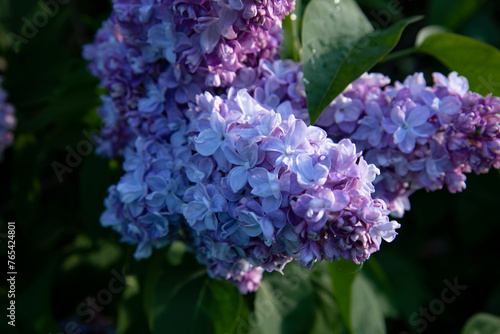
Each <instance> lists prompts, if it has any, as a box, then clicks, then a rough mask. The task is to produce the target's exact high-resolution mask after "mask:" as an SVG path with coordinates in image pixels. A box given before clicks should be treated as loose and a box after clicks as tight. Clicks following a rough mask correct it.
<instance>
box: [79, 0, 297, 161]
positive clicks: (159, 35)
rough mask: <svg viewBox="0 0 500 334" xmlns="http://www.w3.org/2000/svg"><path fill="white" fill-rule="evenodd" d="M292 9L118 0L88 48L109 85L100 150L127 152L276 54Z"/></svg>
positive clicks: (242, 2)
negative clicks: (173, 114)
mask: <svg viewBox="0 0 500 334" xmlns="http://www.w3.org/2000/svg"><path fill="white" fill-rule="evenodd" d="M292 9H293V1H288V0H286V1H281V0H280V1H271V0H269V1H268V0H266V1H260V0H259V1H257V0H230V1H228V0H218V1H212V0H202V1H190V0H188V1H179V0H175V1H172V0H161V1H159V0H158V1H156V0H155V1H153V0H133V1H129V0H127V1H124V0H114V1H113V12H112V14H111V17H110V19H109V20H107V21H106V22H105V23H104V24H103V26H102V28H101V29H100V30H99V31H98V32H97V35H96V37H95V41H94V43H93V44H89V45H86V46H85V47H84V51H83V56H84V58H86V59H87V60H89V61H90V66H89V68H90V70H91V72H92V73H93V74H94V75H95V76H97V77H99V78H100V79H101V82H102V86H103V87H105V88H106V89H108V90H109V92H110V95H109V96H104V97H103V102H104V103H103V105H102V107H101V108H100V110H99V114H100V115H101V116H102V118H103V121H104V123H105V128H104V129H103V139H104V140H103V141H102V143H101V145H100V146H99V149H98V152H100V153H101V154H104V155H108V156H113V155H119V154H122V153H123V149H124V148H125V147H126V146H127V145H129V144H130V143H133V141H134V139H135V138H136V137H137V136H138V135H142V136H147V135H149V134H150V133H151V132H155V131H156V130H157V129H158V128H160V127H162V125H163V123H165V116H167V115H165V110H168V111H170V110H175V109H178V108H179V107H181V109H182V107H184V106H186V104H187V103H188V102H194V99H195V96H196V95H197V94H200V93H202V92H204V91H210V92H218V91H223V90H221V89H220V88H224V87H228V86H230V85H231V84H232V83H233V81H234V80H235V78H236V76H237V72H239V71H240V70H242V69H245V68H252V67H256V66H258V64H259V61H260V60H261V59H269V60H272V59H275V58H276V51H277V48H278V46H279V44H280V42H281V40H282V36H281V19H282V18H283V17H284V16H285V15H286V14H288V13H289V12H290V11H291V10H292ZM218 88H219V89H218Z"/></svg>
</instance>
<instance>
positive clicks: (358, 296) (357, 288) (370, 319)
mask: <svg viewBox="0 0 500 334" xmlns="http://www.w3.org/2000/svg"><path fill="white" fill-rule="evenodd" d="M351 323H352V333H354V334H384V333H386V328H385V319H384V314H383V312H382V308H381V307H380V305H379V302H378V300H377V296H376V294H375V291H374V289H373V287H372V286H371V285H370V283H369V282H368V280H367V279H366V278H365V277H364V276H363V275H358V276H357V277H356V279H355V280H354V283H353V285H352V307H351Z"/></svg>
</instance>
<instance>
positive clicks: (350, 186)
mask: <svg viewBox="0 0 500 334" xmlns="http://www.w3.org/2000/svg"><path fill="white" fill-rule="evenodd" d="M292 8H293V1H256V0H229V1H227V0H219V1H206V0H203V1H189V0H188V1H165V0H162V1H152V0H143V1H139V0H135V1H127V2H125V1H121V0H115V1H114V10H113V13H112V15H111V18H110V20H108V21H107V22H106V23H105V24H104V25H103V27H102V28H101V30H100V31H99V32H98V34H97V36H96V40H95V42H94V43H93V44H92V45H89V46H87V47H86V48H85V50H84V55H85V57H86V58H87V59H89V60H91V63H90V69H91V71H92V72H93V73H94V74H95V75H96V76H98V77H100V78H101V79H102V84H103V86H104V87H106V88H107V89H108V90H109V92H110V94H109V96H103V98H102V99H103V105H102V107H101V108H100V110H99V113H100V115H101V116H102V118H103V120H104V125H105V128H104V129H103V133H104V141H103V142H102V144H101V145H100V147H99V150H100V152H101V153H105V154H108V155H117V154H118V155H120V154H123V157H124V163H123V169H124V171H125V174H124V175H123V177H122V178H121V179H120V181H119V182H118V183H117V184H116V185H113V186H111V187H110V188H109V196H108V198H107V199H106V201H105V206H106V210H105V212H104V213H103V215H102V216H101V223H102V225H104V226H110V227H112V228H113V229H115V230H116V231H117V232H118V233H120V234H121V236H122V241H124V242H127V243H131V244H136V245H137V250H136V253H135V257H136V258H137V259H141V258H147V257H149V256H150V255H151V252H152V249H153V248H160V247H164V246H166V245H168V244H170V243H171V242H172V241H173V240H176V239H179V240H182V241H184V242H185V243H186V244H187V246H188V248H189V249H190V250H191V251H192V252H193V253H194V254H195V255H196V257H197V259H198V261H199V262H200V263H202V264H204V265H205V266H206V267H207V271H208V274H209V275H210V276H211V277H215V278H219V279H225V280H228V281H230V282H231V283H232V284H234V285H236V286H237V287H238V288H239V290H240V291H241V292H242V293H247V292H251V291H255V290H256V289H257V288H258V286H259V284H260V280H261V278H262V273H263V271H264V270H266V271H274V270H278V271H281V270H282V269H283V267H284V266H285V265H286V264H287V263H288V262H290V261H292V260H294V259H295V260H297V261H298V262H299V263H300V264H302V265H304V266H307V267H311V266H312V265H313V264H314V263H315V262H316V261H321V260H328V261H334V260H338V259H340V258H346V259H351V260H352V261H354V262H356V263H360V262H362V261H364V260H366V259H367V258H368V257H369V256H370V254H372V253H373V252H375V251H377V250H378V249H379V248H380V244H381V241H382V239H385V240H386V241H392V240H393V239H394V237H395V235H396V232H395V229H397V228H398V227H399V224H397V223H396V222H394V221H390V220H389V218H388V215H389V213H390V211H389V210H388V209H387V207H386V204H385V203H384V201H382V200H378V199H377V200H374V199H373V198H372V193H373V192H374V191H375V188H374V186H373V184H372V182H373V180H374V179H375V178H376V176H377V175H378V173H379V170H378V169H377V168H376V167H375V166H374V165H369V164H368V163H367V162H366V161H365V160H364V159H363V157H361V156H360V153H358V152H357V151H356V146H355V145H354V144H353V143H352V142H351V141H350V140H348V139H346V140H341V141H340V142H339V143H335V142H333V141H332V140H331V139H329V138H327V133H326V132H325V131H324V130H322V129H320V128H318V127H315V126H308V125H307V109H306V101H305V92H304V86H303V81H302V71H301V66H300V64H297V63H294V62H292V61H281V60H278V59H276V49H277V47H278V46H279V42H280V40H281V35H280V31H281V30H280V27H281V19H282V18H283V17H284V15H286V14H287V13H288V12H289V11H290V10H291V9H292Z"/></svg>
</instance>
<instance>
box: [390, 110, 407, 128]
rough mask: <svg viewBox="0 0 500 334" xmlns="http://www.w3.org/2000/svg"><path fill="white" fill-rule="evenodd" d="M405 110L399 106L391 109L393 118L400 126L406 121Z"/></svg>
mask: <svg viewBox="0 0 500 334" xmlns="http://www.w3.org/2000/svg"><path fill="white" fill-rule="evenodd" d="M405 119H406V116H405V112H404V111H403V110H401V108H399V107H394V108H392V110H391V120H392V122H393V123H394V124H396V125H398V126H400V125H402V124H403V123H404V122H405Z"/></svg>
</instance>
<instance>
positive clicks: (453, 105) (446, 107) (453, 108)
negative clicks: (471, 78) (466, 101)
mask: <svg viewBox="0 0 500 334" xmlns="http://www.w3.org/2000/svg"><path fill="white" fill-rule="evenodd" d="M461 107H462V102H460V100H459V99H457V98H456V97H454V96H445V97H444V98H443V99H441V101H439V112H441V113H443V114H447V115H454V114H456V113H457V112H458V111H459V110H460V108H461Z"/></svg>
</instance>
